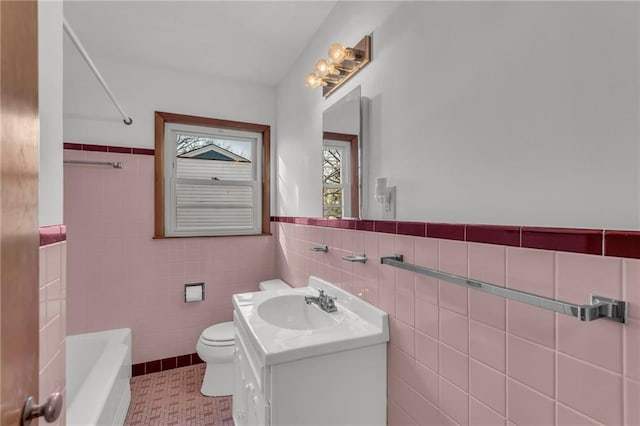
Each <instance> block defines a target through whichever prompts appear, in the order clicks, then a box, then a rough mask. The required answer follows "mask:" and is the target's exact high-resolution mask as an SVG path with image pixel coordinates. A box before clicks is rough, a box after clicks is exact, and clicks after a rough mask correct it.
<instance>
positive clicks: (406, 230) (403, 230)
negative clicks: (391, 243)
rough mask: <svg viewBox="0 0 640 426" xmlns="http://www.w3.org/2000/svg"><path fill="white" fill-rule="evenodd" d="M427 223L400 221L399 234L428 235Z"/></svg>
mask: <svg viewBox="0 0 640 426" xmlns="http://www.w3.org/2000/svg"><path fill="white" fill-rule="evenodd" d="M426 229H427V224H426V223H424V222H398V231H397V233H398V234H402V235H413V236H414V237H424V236H425V235H426Z"/></svg>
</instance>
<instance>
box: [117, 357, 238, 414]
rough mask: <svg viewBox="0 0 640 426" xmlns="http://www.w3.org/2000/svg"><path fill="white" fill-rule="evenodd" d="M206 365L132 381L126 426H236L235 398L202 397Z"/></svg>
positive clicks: (164, 372) (177, 369)
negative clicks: (233, 407)
mask: <svg viewBox="0 0 640 426" xmlns="http://www.w3.org/2000/svg"><path fill="white" fill-rule="evenodd" d="M204 369H205V364H198V365H192V366H190V367H182V368H176V369H175V370H168V371H163V372H160V373H153V374H147V375H144V376H137V377H134V378H132V379H131V405H130V406H129V412H128V413H127V419H126V421H125V426H142V425H157V426H161V425H162V426H178V425H179V426H187V425H188V426H205V425H207V426H208V425H215V426H233V420H232V418H231V397H230V396H223V397H219V398H209V397H206V396H203V395H202V394H201V393H200V386H201V384H202V377H203V376H204Z"/></svg>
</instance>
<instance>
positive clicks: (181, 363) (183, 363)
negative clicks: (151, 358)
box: [176, 354, 191, 368]
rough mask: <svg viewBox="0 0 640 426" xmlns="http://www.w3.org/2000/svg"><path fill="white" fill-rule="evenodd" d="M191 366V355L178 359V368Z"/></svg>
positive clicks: (181, 356)
mask: <svg viewBox="0 0 640 426" xmlns="http://www.w3.org/2000/svg"><path fill="white" fill-rule="evenodd" d="M190 365H191V354H188V355H180V356H178V357H176V367H177V368H180V367H188V366H190Z"/></svg>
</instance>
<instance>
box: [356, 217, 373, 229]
mask: <svg viewBox="0 0 640 426" xmlns="http://www.w3.org/2000/svg"><path fill="white" fill-rule="evenodd" d="M373 228H374V222H373V220H358V221H356V229H357V230H359V231H373Z"/></svg>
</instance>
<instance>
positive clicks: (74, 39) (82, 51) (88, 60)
mask: <svg viewBox="0 0 640 426" xmlns="http://www.w3.org/2000/svg"><path fill="white" fill-rule="evenodd" d="M62 25H63V27H64V32H65V33H66V34H67V35H68V36H69V38H70V39H71V41H72V42H73V44H75V45H76V48H77V49H78V52H80V55H82V58H83V59H84V60H85V62H86V63H87V65H89V68H91V71H93V74H95V76H96V78H97V79H98V81H99V82H100V84H101V85H102V87H103V88H104V90H105V92H107V95H109V98H110V99H111V102H113V104H114V105H115V106H116V108H117V109H118V111H120V115H121V116H122V121H124V124H126V125H127V126H130V125H131V123H133V119H132V118H131V117H129V116H128V115H127V113H126V112H124V109H123V108H122V105H120V102H118V100H117V99H116V97H115V95H114V94H113V92H112V91H111V89H110V88H109V85H108V84H107V82H106V81H104V78H102V75H101V74H100V71H98V68H96V65H95V64H94V63H93V61H92V60H91V58H90V57H89V54H88V53H87V51H86V50H85V48H84V46H83V45H82V43H81V42H80V39H78V36H77V35H76V33H75V32H74V31H73V29H72V28H71V26H69V23H68V22H67V18H62Z"/></svg>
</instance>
